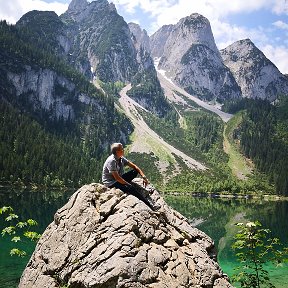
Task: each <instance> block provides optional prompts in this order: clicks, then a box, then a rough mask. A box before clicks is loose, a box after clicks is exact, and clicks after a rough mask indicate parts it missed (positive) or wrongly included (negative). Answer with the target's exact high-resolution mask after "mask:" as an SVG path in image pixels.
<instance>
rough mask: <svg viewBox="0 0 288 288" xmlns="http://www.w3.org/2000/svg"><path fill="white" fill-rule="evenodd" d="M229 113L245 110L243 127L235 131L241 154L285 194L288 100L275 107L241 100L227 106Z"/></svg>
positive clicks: (287, 173) (286, 185) (287, 168)
mask: <svg viewBox="0 0 288 288" xmlns="http://www.w3.org/2000/svg"><path fill="white" fill-rule="evenodd" d="M226 109H228V111H229V112H236V111H239V110H242V109H245V113H243V120H242V124H241V125H240V127H239V129H238V131H235V133H234V137H235V139H238V140H240V147H241V150H242V152H243V154H244V155H245V156H246V157H248V158H250V159H252V160H253V162H254V163H255V165H256V168H257V169H259V170H260V171H262V172H264V173H266V174H267V175H268V176H269V178H270V180H271V181H272V182H273V183H275V189H276V192H277V193H279V194H281V195H284V196H287V195H288V113H287V111H288V97H283V98H281V99H280V100H279V102H278V104H276V105H272V104H270V103H269V102H268V101H263V100H252V99H243V100H241V101H240V102H234V103H229V104H226Z"/></svg>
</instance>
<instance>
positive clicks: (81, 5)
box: [68, 0, 88, 11]
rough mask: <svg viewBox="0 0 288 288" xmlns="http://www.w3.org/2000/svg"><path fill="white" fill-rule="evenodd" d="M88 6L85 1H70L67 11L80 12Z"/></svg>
mask: <svg viewBox="0 0 288 288" xmlns="http://www.w3.org/2000/svg"><path fill="white" fill-rule="evenodd" d="M87 5H88V2H87V0H72V2H71V3H70V4H69V7H68V10H70V11H81V10H84V9H85V8H86V7H87Z"/></svg>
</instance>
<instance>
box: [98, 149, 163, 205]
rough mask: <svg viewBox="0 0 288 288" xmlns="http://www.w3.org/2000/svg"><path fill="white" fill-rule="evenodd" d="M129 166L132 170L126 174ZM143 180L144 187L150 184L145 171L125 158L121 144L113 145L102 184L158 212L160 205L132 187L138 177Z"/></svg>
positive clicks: (104, 167)
mask: <svg viewBox="0 0 288 288" xmlns="http://www.w3.org/2000/svg"><path fill="white" fill-rule="evenodd" d="M126 165H128V166H129V167H131V168H132V170H130V171H128V172H126V173H124V166H126ZM138 173H139V174H140V176H141V177H142V179H143V184H144V187H146V186H147V184H148V183H149V181H148V179H147V178H146V176H145V175H144V173H143V171H142V170H141V169H140V168H139V167H138V166H136V165H135V164H134V163H132V162H131V161H129V160H127V159H126V158H125V157H124V149H123V145H122V144H121V143H113V144H112V145H111V155H110V156H109V157H108V158H107V160H106V161H105V163H104V166H103V171H102V182H103V184H104V185H105V186H106V187H109V188H113V187H115V188H118V189H120V190H122V191H123V192H125V193H127V194H130V195H133V196H135V197H137V198H138V199H140V200H141V201H143V202H144V203H145V204H146V205H148V206H149V207H150V208H151V209H152V210H154V211H156V210H158V209H159V208H160V205H156V204H154V203H153V202H152V199H151V198H150V197H149V198H146V197H145V196H144V195H142V193H141V192H139V191H137V189H135V188H134V187H133V186H132V185H131V181H132V180H133V179H134V178H135V177H136V176H137V175H138Z"/></svg>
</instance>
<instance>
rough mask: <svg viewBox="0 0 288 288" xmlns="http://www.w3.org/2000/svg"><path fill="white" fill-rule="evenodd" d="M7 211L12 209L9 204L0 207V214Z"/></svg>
mask: <svg viewBox="0 0 288 288" xmlns="http://www.w3.org/2000/svg"><path fill="white" fill-rule="evenodd" d="M7 211H10V212H12V211H13V208H12V207H10V206H3V207H2V208H0V215H1V214H3V213H5V212H7Z"/></svg>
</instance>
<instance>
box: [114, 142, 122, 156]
mask: <svg viewBox="0 0 288 288" xmlns="http://www.w3.org/2000/svg"><path fill="white" fill-rule="evenodd" d="M111 153H112V154H114V155H115V156H117V157H121V156H123V154H124V149H123V145H122V144H121V143H113V144H112V145H111Z"/></svg>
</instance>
